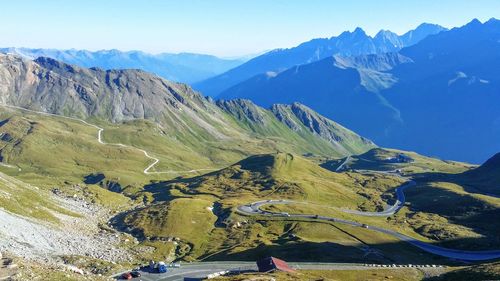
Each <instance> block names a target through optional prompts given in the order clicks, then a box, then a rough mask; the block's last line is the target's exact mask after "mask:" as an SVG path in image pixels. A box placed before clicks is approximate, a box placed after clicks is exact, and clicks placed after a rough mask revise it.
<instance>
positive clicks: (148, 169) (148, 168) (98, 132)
mask: <svg viewBox="0 0 500 281" xmlns="http://www.w3.org/2000/svg"><path fill="white" fill-rule="evenodd" d="M0 106H3V107H7V108H12V109H18V110H22V111H26V112H31V113H36V114H41V115H46V116H52V117H58V118H63V119H68V120H73V121H78V122H81V123H83V124H85V125H87V126H90V127H93V128H95V129H97V141H98V142H99V143H100V144H103V145H109V146H118V147H124V148H131V149H136V150H139V151H141V152H142V153H143V154H144V156H146V158H149V159H151V160H153V162H152V163H151V164H150V165H149V166H147V167H146V168H145V169H144V171H143V173H144V174H146V175H152V174H183V173H196V172H200V171H215V170H216V169H194V170H187V171H176V170H166V171H153V172H151V171H150V170H151V169H152V168H153V167H154V166H156V164H158V163H159V162H160V159H158V158H156V157H153V156H151V155H149V153H148V152H147V151H146V150H144V149H142V148H138V147H135V146H131V145H125V144H123V143H107V142H104V141H103V140H102V132H103V131H104V128H101V127H99V126H97V125H94V124H92V123H89V122H87V121H85V120H83V119H80V118H75V117H68V116H63V115H58V114H53V113H48V112H43V111H36V110H31V109H27V108H24V107H19V106H14V105H7V104H0Z"/></svg>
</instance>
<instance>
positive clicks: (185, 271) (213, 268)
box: [118, 262, 257, 281]
mask: <svg viewBox="0 0 500 281" xmlns="http://www.w3.org/2000/svg"><path fill="white" fill-rule="evenodd" d="M227 270H230V271H248V270H257V267H256V265H255V262H202V263H185V264H182V265H181V267H178V268H173V267H169V268H168V271H167V272H166V273H157V272H150V271H149V270H148V269H147V268H142V269H141V270H140V273H141V277H137V278H133V279H131V280H143V281H182V280H184V277H192V278H196V277H206V276H207V275H209V274H213V273H216V272H221V271H227ZM118 279H120V276H118Z"/></svg>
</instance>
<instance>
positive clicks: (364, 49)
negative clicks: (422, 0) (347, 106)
mask: <svg viewBox="0 0 500 281" xmlns="http://www.w3.org/2000/svg"><path fill="white" fill-rule="evenodd" d="M443 30H445V28H443V27H441V26H439V25H434V24H427V23H424V24H421V25H420V26H418V27H417V28H416V29H415V30H412V31H408V32H407V33H405V34H403V35H401V36H399V35H397V34H395V33H393V32H391V31H384V30H382V31H380V32H379V33H377V35H376V36H375V37H371V36H368V35H367V34H366V33H365V32H364V31H363V30H362V29H361V28H356V29H355V30H354V31H353V32H349V31H346V32H343V33H342V34H340V35H339V36H337V37H331V38H320V39H313V40H311V41H309V42H305V43H302V44H300V45H299V46H296V47H294V48H290V49H277V50H273V51H270V52H268V53H265V54H263V55H261V56H258V57H255V58H253V59H251V60H249V61H248V62H246V63H244V64H242V65H240V66H238V67H236V68H234V69H231V70H229V71H227V72H225V73H222V74H220V75H218V76H215V77H212V78H209V79H207V80H205V81H201V82H199V83H195V84H194V85H193V87H194V88H195V89H196V90H199V91H201V92H202V93H203V94H204V95H209V96H217V95H218V94H219V93H221V92H223V91H224V90H226V89H228V88H230V87H231V86H233V85H236V84H238V83H239V82H242V81H244V80H246V79H249V78H251V77H253V76H255V75H257V74H263V73H266V72H280V71H283V70H285V69H288V68H290V67H292V66H295V65H301V64H306V63H312V62H315V61H319V60H321V59H324V58H326V57H330V56H333V55H341V56H358V55H366V54H380V53H387V52H395V51H399V50H400V49H401V48H403V47H406V46H410V45H413V44H415V43H417V42H418V41H420V40H422V39H423V38H425V37H427V36H428V35H432V34H436V33H439V32H441V31H443Z"/></svg>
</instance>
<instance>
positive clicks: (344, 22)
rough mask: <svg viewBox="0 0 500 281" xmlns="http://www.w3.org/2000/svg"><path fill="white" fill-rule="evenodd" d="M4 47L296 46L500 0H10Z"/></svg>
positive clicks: (5, 8)
mask: <svg viewBox="0 0 500 281" xmlns="http://www.w3.org/2000/svg"><path fill="white" fill-rule="evenodd" d="M0 4H1V5H0V9H1V11H2V13H1V16H0V46H1V47H10V46H14V47H36V48H60V49H69V48H76V49H90V50H99V49H112V48H115V49H120V50H143V51H147V52H153V53H158V52H198V53H208V54H215V55H219V56H237V55H244V54H252V53H257V52H260V51H263V50H270V49H274V48H279V47H292V46H295V45H297V44H298V43H300V42H303V41H307V40H309V39H312V38H317V37H331V36H334V35H338V34H339V33H341V32H342V31H344V30H353V29H354V28H355V27H357V26H360V27H362V28H363V29H364V30H365V31H366V32H367V33H368V34H371V35H373V34H375V33H376V32H377V31H378V30H380V29H390V30H392V31H394V32H396V33H403V32H405V31H407V30H409V29H412V28H414V27H416V26H417V25H418V24H420V23H422V22H431V23H437V24H441V25H443V26H445V27H454V26H461V25H463V24H465V23H467V22H469V21H470V20H471V19H473V18H478V19H480V20H481V21H484V20H487V19H489V18H491V17H496V18H499V17H500V1H499V0H406V1H405V0H358V1H355V0H349V1H347V0H344V1H335V0H177V1H170V0H163V1H160V0H135V1H134V0H79V1H77V0H43V1H41V0H3V1H1V2H0Z"/></svg>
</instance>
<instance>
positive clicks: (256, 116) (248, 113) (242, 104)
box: [216, 99, 265, 124]
mask: <svg viewBox="0 0 500 281" xmlns="http://www.w3.org/2000/svg"><path fill="white" fill-rule="evenodd" d="M216 104H217V106H218V107H220V108H221V109H223V110H225V111H227V112H230V113H231V114H232V115H233V116H235V117H236V118H237V119H238V120H241V121H245V120H250V121H251V122H256V123H259V124H264V122H265V118H264V117H265V116H264V112H263V111H262V109H261V108H259V107H258V106H257V105H255V104H254V103H253V102H252V101H250V100H247V99H234V100H218V101H217V102H216Z"/></svg>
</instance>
